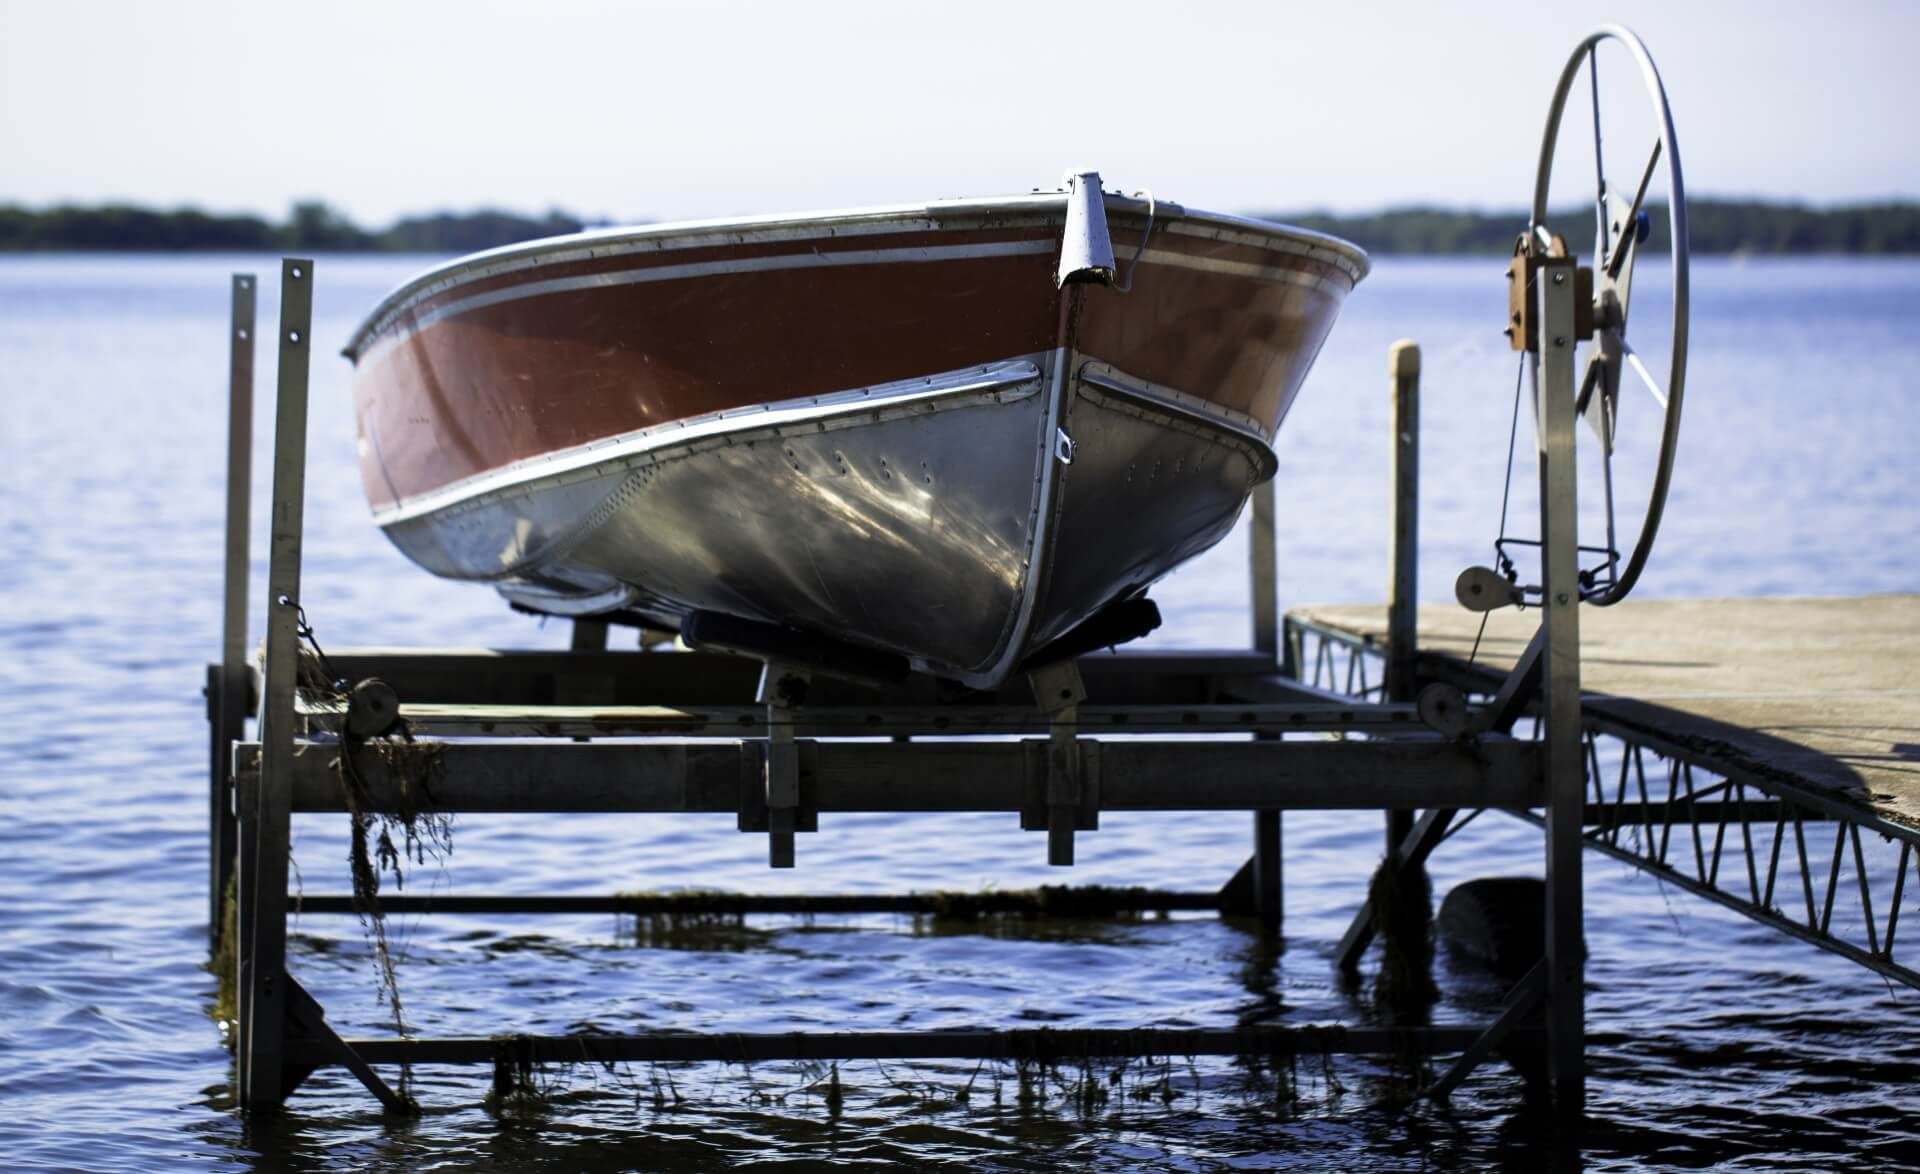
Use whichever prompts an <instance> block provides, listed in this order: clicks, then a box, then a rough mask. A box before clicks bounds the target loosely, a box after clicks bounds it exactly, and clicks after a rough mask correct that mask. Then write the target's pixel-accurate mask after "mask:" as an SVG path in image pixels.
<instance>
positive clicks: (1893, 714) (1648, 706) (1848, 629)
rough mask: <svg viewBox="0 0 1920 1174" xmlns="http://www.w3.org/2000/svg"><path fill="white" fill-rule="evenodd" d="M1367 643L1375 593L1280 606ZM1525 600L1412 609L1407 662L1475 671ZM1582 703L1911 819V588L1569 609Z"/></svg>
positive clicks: (1918, 745)
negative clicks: (1369, 600)
mask: <svg viewBox="0 0 1920 1174" xmlns="http://www.w3.org/2000/svg"><path fill="white" fill-rule="evenodd" d="M1288 616H1289V617H1290V618H1292V619H1295V620H1301V621H1306V622H1310V623H1314V624H1318V625H1320V626H1323V627H1327V628H1331V629H1334V630H1336V631H1341V632H1346V633H1349V634H1351V635H1355V636H1360V637H1364V638H1366V639H1368V640H1370V641H1372V642H1374V643H1377V644H1379V645H1381V646H1382V647H1383V648H1384V647H1385V644H1386V639H1387V611H1386V607H1385V606H1384V605H1381V604H1360V605H1355V604H1311V605H1305V606H1301V607H1296V608H1293V609H1291V610H1290V611H1289V612H1288ZM1538 623H1539V613H1537V612H1535V611H1527V612H1517V611H1514V610H1512V609H1506V610H1503V611H1498V612H1494V613H1492V614H1491V615H1490V616H1489V617H1488V623H1487V628H1486V633H1485V635H1484V637H1482V638H1481V640H1480V647H1479V652H1478V655H1477V656H1475V657H1474V658H1473V664H1472V665H1471V666H1469V663H1468V660H1469V656H1470V655H1472V650H1473V645H1474V638H1475V633H1476V632H1477V631H1478V630H1479V627H1480V617H1479V616H1478V615H1476V614H1474V613H1472V612H1469V611H1466V610H1465V609H1464V608H1460V607H1457V606H1451V605H1446V604H1430V605H1426V604H1423V605H1422V606H1421V607H1420V609H1419V637H1418V640H1419V649H1420V658H1421V667H1422V672H1423V674H1425V675H1439V676H1444V677H1447V678H1449V679H1460V678H1462V677H1466V676H1472V677H1474V678H1476V679H1484V680H1485V681H1488V682H1491V681H1494V680H1496V679H1497V677H1498V676H1499V675H1502V674H1504V673H1505V672H1506V671H1507V670H1508V669H1509V668H1510V667H1511V666H1512V664H1513V662H1514V660H1515V659H1516V658H1517V657H1518V656H1519V654H1520V653H1521V652H1522V651H1523V650H1524V649H1525V648H1526V645H1527V641H1528V640H1529V639H1530V638H1531V637H1532V634H1533V632H1534V630H1535V628H1536V626H1537V625H1538ZM1580 627H1581V631H1580V635H1581V674H1582V684H1583V685H1584V686H1585V693H1586V700H1585V703H1584V704H1585V705H1586V707H1587V708H1588V709H1590V710H1592V711H1595V712H1599V713H1603V714H1605V715H1606V716H1608V717H1609V718H1612V719H1614V720H1617V721H1620V722H1622V723H1623V724H1627V725H1631V726H1633V727H1635V728H1637V729H1641V730H1644V731H1646V732H1648V733H1650V734H1655V735H1658V736H1661V737H1664V738H1666V739H1668V740H1669V741H1672V742H1676V743H1679V744H1681V745H1683V746H1686V747H1688V748H1689V749H1693V750H1698V751H1701V752H1704V753H1708V754H1711V755H1713V756H1714V757H1716V758H1718V759H1721V760H1723V761H1725V762H1727V763H1728V764H1729V765H1731V766H1733V767H1735V768H1738V769H1742V770H1745V771H1747V772H1749V773H1753V774H1758V775H1762V776H1765V777H1773V778H1779V779H1781V780H1783V781H1787V782H1795V783H1798V784H1800V785H1802V786H1806V787H1811V788H1816V789H1818V790H1820V791H1822V792H1825V793H1828V794H1831V795H1834V796H1836V797H1841V798H1846V799H1850V800H1853V801H1855V802H1859V803H1864V804H1868V805H1871V806H1872V807H1873V808H1874V809H1875V810H1877V811H1878V812H1880V813H1881V814H1882V815H1884V816H1886V817H1888V818H1890V819H1894V820H1897V821H1898V822H1901V823H1904V824H1908V825H1911V826H1920V595H1868V596H1852V597H1808V596H1789V597H1779V598H1766V599H1685V600H1678V599H1676V600H1664V599H1663V600H1633V601H1630V602H1628V603H1624V604H1622V605H1620V606H1618V607H1613V608H1597V607H1595V608H1586V609H1583V611H1582V613H1581V617H1580Z"/></svg>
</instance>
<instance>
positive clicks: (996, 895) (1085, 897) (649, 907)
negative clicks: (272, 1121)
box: [288, 886, 1220, 918]
mask: <svg viewBox="0 0 1920 1174" xmlns="http://www.w3.org/2000/svg"><path fill="white" fill-rule="evenodd" d="M288 904H289V907H290V908H291V909H292V910H293V911H294V912H297V913H313V914H341V913H353V912H356V910H355V909H354V901H353V898H352V897H350V896H345V895H324V896H302V897H289V898H288ZM373 908H374V909H375V910H376V911H378V912H380V913H383V914H394V915H410V914H425V913H447V914H469V913H493V914H505V915H516V914H536V913H596V914H626V915H630V916H641V917H645V916H651V915H655V914H664V915H674V914H689V915H707V914H717V915H720V916H741V917H744V916H749V915H782V914H784V915H791V916H814V915H820V916H831V915H840V914H858V913H897V914H909V915H912V916H917V917H956V918H969V917H998V916H1008V915H1012V916H1034V917H1109V916H1114V915H1118V914H1128V913H1187V912H1192V913H1210V912H1213V911H1215V910H1217V909H1219V908H1220V894H1219V893H1218V892H1209V893H1186V892H1174V891H1171V890H1167V889H1136V888H1107V887H1091V888H1090V887H1085V886H1057V887H1056V886H1047V887H1044V888H1040V889H1034V890H1028V891H1025V892H1020V891H995V890H989V891H985V892H978V893H713V892H706V891H704V890H689V891H687V892H683V893H672V892H669V893H612V894H572V893H562V894H553V895H534V896H496V895H489V894H479V895H474V896H454V895H450V894H417V893H416V894H393V895H389V896H382V897H377V898H375V899H374V901H373Z"/></svg>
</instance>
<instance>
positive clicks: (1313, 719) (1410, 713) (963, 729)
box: [302, 701, 1431, 738]
mask: <svg viewBox="0 0 1920 1174" xmlns="http://www.w3.org/2000/svg"><path fill="white" fill-rule="evenodd" d="M302 716H303V717H305V718H306V721H307V726H308V729H309V730H310V731H329V732H337V731H338V730H339V728H340V726H341V724H342V722H343V720H344V717H345V707H344V706H342V705H338V704H321V705H313V706H309V707H306V708H303V710H302ZM400 716H401V717H402V718H404V719H406V721H407V724H408V725H409V726H410V727H411V728H412V730H413V732H414V734H416V735H421V736H428V737H477V736H480V737H496V738H595V737H599V738H609V737H643V736H644V737H663V736H677V737H701V736H706V737H714V736H718V737H728V736H734V737H738V736H740V735H742V734H754V733H758V732H762V731H764V730H765V729H766V728H767V709H766V706H764V705H757V706H756V705H733V706H725V705H715V706H660V705H652V706H610V705H548V706H526V705H438V704H433V705H428V704H420V705H411V704H410V705H402V706H401V707H400ZM1049 720H1050V719H1049V716H1048V715H1047V714H1045V713H1043V712H1041V711H1039V710H1037V709H1034V708H1031V707H1028V708H1021V709H1013V708H1006V707H996V706H986V705H966V706H962V705H944V706H916V707H884V708H883V707H861V706H825V707H823V706H808V707H806V708H805V709H801V710H796V711H794V716H793V721H792V722H791V725H790V728H791V729H792V730H793V733H794V735H795V736H796V737H823V736H833V735H839V736H841V737H848V736H860V735H873V734H886V735H901V734H906V735H913V734H918V735H925V736H932V737H951V736H956V735H978V734H1039V733H1045V732H1047V729H1048V723H1049ZM1076 722H1077V724H1078V726H1079V728H1080V730H1081V731H1082V732H1083V733H1129V734H1133V733H1137V734H1161V733H1236V734H1245V733H1262V734H1280V733H1322V732H1328V731H1342V732H1355V733H1373V734H1384V733H1430V732H1431V731H1429V730H1427V728H1426V727H1425V726H1424V725H1422V724H1421V721H1420V717H1419V714H1418V713H1417V712H1416V710H1415V708H1414V707H1413V706H1411V705H1365V704H1356V703H1354V702H1352V701H1345V702H1337V703H1324V702H1321V703H1310V704H1297V705H1231V704H1199V705H1083V706H1081V707H1080V708H1079V710H1078V713H1077V715H1076Z"/></svg>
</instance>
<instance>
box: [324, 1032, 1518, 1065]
mask: <svg viewBox="0 0 1920 1174" xmlns="http://www.w3.org/2000/svg"><path fill="white" fill-rule="evenodd" d="M1484 1030H1485V1029H1484V1028H1483V1027H1480V1026H1471V1025H1470V1026H1463V1027H1404V1028H1386V1027H1344V1026H1341V1025H1338V1024H1333V1025H1327V1026H1311V1027H1241V1028H1224V1029H1203V1028H1196V1029H1179V1028H1140V1029H1135V1030H1126V1029H1119V1030H1115V1029H1088V1028H1050V1027H1041V1028H1031V1029H1020V1030H1012V1031H868V1032H801V1031H795V1032H783V1033H744V1032H740V1033H736V1032H727V1033H715V1034H700V1035H507V1036H497V1037H465V1038H459V1037H456V1038H444V1039H352V1040H347V1041H346V1043H347V1046H348V1047H350V1048H352V1049H353V1051H354V1053H355V1054H356V1055H358V1056H359V1057H360V1058H361V1059H363V1060H365V1061H366V1062H368V1063H370V1064H492V1063H495V1062H496V1061H499V1062H505V1063H515V1062H522V1063H533V1064H612V1063H620V1062H623V1061H625V1062H633V1063H643V1064H644V1063H676V1062H682V1063H684V1062H701V1061H709V1062H710V1061H719V1062H722V1063H735V1064H738V1063H747V1062H762V1061H780V1060H914V1059H921V1060H1007V1061H1012V1062H1016V1063H1018V1062H1020V1061H1059V1062H1072V1061H1075V1060H1081V1059H1091V1058H1094V1057H1100V1058H1107V1057H1114V1056H1148V1057H1153V1056H1158V1057H1176V1056H1178V1057H1186V1056H1287V1055H1394V1054H1422V1053H1424V1054H1433V1053H1446V1052H1459V1051H1462V1050H1464V1049H1466V1048H1468V1047H1471V1046H1472V1045H1473V1043H1474V1041H1475V1040H1477V1039H1479V1038H1480V1037H1481V1035H1482V1034H1483V1033H1484ZM1511 1034H1512V1035H1513V1036H1520V1035H1524V1034H1526V1029H1524V1028H1521V1029H1516V1030H1515V1031H1514V1032H1513V1033H1511ZM287 1058H288V1060H289V1062H291V1063H295V1064H300V1065H312V1066H314V1067H323V1066H326V1065H329V1064H333V1063H336V1062H337V1060H336V1058H335V1057H334V1055H333V1054H332V1053H331V1052H330V1051H328V1050H327V1049H326V1048H324V1047H320V1046H317V1045H312V1044H306V1043H295V1042H292V1041H290V1042H289V1045H288V1052H287Z"/></svg>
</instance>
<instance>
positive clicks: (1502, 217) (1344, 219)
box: [0, 200, 1920, 254]
mask: <svg viewBox="0 0 1920 1174" xmlns="http://www.w3.org/2000/svg"><path fill="white" fill-rule="evenodd" d="M1648 211H1649V213H1650V214H1651V219H1652V234H1653V235H1652V242H1651V243H1652V244H1654V245H1657V246H1664V244H1665V242H1666V235H1667V216H1666V209H1665V208H1664V207H1660V206H1654V207H1651V208H1649V209H1648ZM1688 217H1689V223H1688V231H1689V232H1690V233H1691V236H1692V242H1693V250H1694V251H1695V252H1697V253H1735V252H1747V253H1857V254H1879V253H1886V254H1894V253H1920V204H1915V203H1886V204H1862V205H1858V206H1854V207H1846V208H1809V207H1806V206H1804V205H1799V204H1772V203H1763V202H1760V201H1752V200H1749V201H1737V200H1694V201H1692V202H1691V203H1690V204H1689V205H1688ZM1268 218H1269V219H1274V220H1280V221H1284V222H1286V223H1288V224H1298V225H1300V226H1302V227H1304V228H1312V229H1317V230H1319V231H1321V232H1330V233H1333V234H1334V235H1335V236H1341V237H1345V238H1346V239H1348V240H1351V241H1353V242H1354V243H1356V244H1358V245H1360V246H1362V247H1363V248H1365V249H1367V250H1368V251H1369V252H1375V253H1504V252H1507V251H1508V250H1510V249H1511V248H1512V247H1513V240H1514V237H1515V236H1516V235H1518V234H1519V233H1520V232H1521V231H1522V229H1524V228H1525V226H1526V214H1525V213H1524V212H1517V211H1516V212H1467V211H1459V210H1456V209H1447V208H1419V207H1416V208H1395V209H1391V210H1389V211H1385V212H1377V213H1371V214H1367V215H1358V216H1338V215H1334V214H1332V213H1326V212H1300V213H1279V214H1273V215H1270V216H1268ZM588 223H589V222H587V221H585V220H582V219H580V218H579V217H576V216H571V215H568V214H567V213H565V212H561V211H557V210H556V211H551V212H548V213H547V214H546V215H545V216H521V215H518V214H516V213H512V212H501V211H496V210H492V209H485V210H481V211H478V212H437V213H434V214H432V215H426V216H409V217H405V218H403V219H401V220H398V221H396V222H395V223H394V224H393V225H392V226H390V227H388V228H385V229H382V230H379V231H372V230H369V229H365V228H361V227H360V226H359V225H356V224H354V223H353V222H352V221H351V220H349V219H347V218H346V217H345V216H344V215H342V214H341V213H340V212H338V211H337V210H335V209H333V208H331V207H329V206H328V205H326V204H324V203H321V202H318V201H306V202H302V203H297V204H295V205H294V206H293V209H292V211H291V212H290V213H289V215H288V216H287V219H286V221H285V222H284V223H279V224H276V223H273V222H272V221H269V220H267V219H265V218H263V217H259V216H247V215H239V216H223V215H216V214H214V213H209V212H202V211H200V210H198V209H195V208H181V209H177V210H174V211H159V210H156V209H152V208H140V207H135V206H132V205H128V204H105V205H100V206H95V207H83V206H79V205H70V204H63V205H59V206H56V207H52V208H44V209H30V208H24V207H21V206H18V205H11V204H0V252H26V251H54V250H62V251H69V250H70V251H126V252H180V251H190V250H199V251H222V252H273V251H277V250H298V251H305V252H387V253H471V252H475V251H478V250H480V249H490V248H495V247H498V246H500V245H509V244H513V243H515V242H517V241H524V240H533V239H535V238H538V237H543V236H559V235H561V234H563V233H569V232H578V231H580V230H581V229H582V228H584V227H587V226H588ZM1592 223H1593V221H1592V213H1590V212H1588V211H1585V210H1570V211H1567V212H1565V213H1562V214H1559V215H1557V216H1555V217H1554V219H1553V224H1554V225H1555V226H1556V227H1558V228H1559V229H1560V231H1562V232H1564V233H1565V234H1566V236H1567V237H1568V239H1569V240H1570V241H1571V243H1572V244H1573V246H1574V247H1575V248H1576V249H1590V248H1591V247H1592V246H1591V237H1592V227H1591V226H1592Z"/></svg>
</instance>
